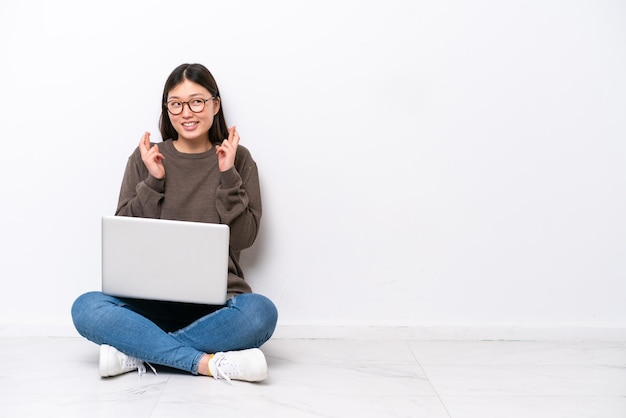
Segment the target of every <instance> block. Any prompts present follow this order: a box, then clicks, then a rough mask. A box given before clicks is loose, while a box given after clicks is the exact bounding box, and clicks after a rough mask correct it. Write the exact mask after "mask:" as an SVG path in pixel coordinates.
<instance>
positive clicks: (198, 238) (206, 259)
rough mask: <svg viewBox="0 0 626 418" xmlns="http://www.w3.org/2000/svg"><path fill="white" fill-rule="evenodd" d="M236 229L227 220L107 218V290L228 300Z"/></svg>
mask: <svg viewBox="0 0 626 418" xmlns="http://www.w3.org/2000/svg"><path fill="white" fill-rule="evenodd" d="M229 236H230V229H229V227H228V226H227V225H223V224H210V223H202V222H186V221H170V220H163V219H148V218H135V217H128V216H104V217H102V292H103V293H105V294H108V295H112V296H120V297H129V298H139V299H152V300H165V301H173V302H189V303H202V304H208V305H223V304H225V303H226V291H227V284H228V244H229Z"/></svg>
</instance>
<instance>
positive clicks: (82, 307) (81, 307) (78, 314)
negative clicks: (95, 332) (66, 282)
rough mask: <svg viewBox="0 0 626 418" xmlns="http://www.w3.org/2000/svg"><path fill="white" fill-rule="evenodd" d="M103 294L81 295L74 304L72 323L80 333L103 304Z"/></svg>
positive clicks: (88, 293)
mask: <svg viewBox="0 0 626 418" xmlns="http://www.w3.org/2000/svg"><path fill="white" fill-rule="evenodd" d="M103 296H104V295H103V294H102V292H87V293H84V294H82V295H80V296H79V297H78V298H76V300H75V301H74V303H73V304H72V311H71V312H72V321H73V322H74V326H75V327H76V328H77V329H78V330H79V331H80V329H81V328H82V326H83V325H85V324H86V323H88V322H90V321H91V320H90V317H91V316H92V315H93V312H94V310H95V309H96V308H97V307H98V306H99V305H100V304H101V303H102V300H103Z"/></svg>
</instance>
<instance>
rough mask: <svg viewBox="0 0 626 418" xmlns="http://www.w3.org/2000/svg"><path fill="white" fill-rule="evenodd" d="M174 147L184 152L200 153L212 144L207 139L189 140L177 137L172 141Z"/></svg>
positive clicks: (208, 148)
mask: <svg viewBox="0 0 626 418" xmlns="http://www.w3.org/2000/svg"><path fill="white" fill-rule="evenodd" d="M173 143H174V148H176V150H178V151H180V152H184V153H185V154H201V153H203V152H207V151H208V150H210V149H211V148H212V147H213V144H211V142H210V141H209V140H208V139H198V140H196V141H190V140H188V139H184V138H179V139H176V140H174V141H173Z"/></svg>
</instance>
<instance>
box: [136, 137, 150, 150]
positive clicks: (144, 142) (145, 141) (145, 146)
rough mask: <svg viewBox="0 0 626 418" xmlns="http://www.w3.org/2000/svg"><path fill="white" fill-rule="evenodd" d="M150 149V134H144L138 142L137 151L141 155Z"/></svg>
mask: <svg viewBox="0 0 626 418" xmlns="http://www.w3.org/2000/svg"><path fill="white" fill-rule="evenodd" d="M149 149H150V132H145V133H144V134H143V135H142V136H141V139H140V140H139V151H141V154H145V152H146V151H148V150H149Z"/></svg>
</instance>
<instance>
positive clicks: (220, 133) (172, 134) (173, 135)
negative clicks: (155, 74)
mask: <svg viewBox="0 0 626 418" xmlns="http://www.w3.org/2000/svg"><path fill="white" fill-rule="evenodd" d="M185 80H189V81H191V82H194V83H196V84H199V85H201V86H202V87H204V88H205V89H207V90H208V91H209V92H210V93H211V94H212V95H213V96H214V97H215V98H217V99H219V100H220V109H219V111H218V112H217V114H216V115H215V116H214V117H213V126H211V129H209V141H211V143H212V144H213V145H218V144H221V143H222V141H223V140H224V139H225V138H228V126H226V119H225V118H224V111H223V109H224V106H223V103H222V99H221V97H220V91H219V89H218V88H217V83H216V82H215V78H213V75H212V74H211V72H210V71H209V70H208V69H207V68H206V67H205V66H204V65H202V64H181V65H179V66H178V67H176V68H175V69H174V71H172V73H171V74H170V76H169V77H168V78H167V81H166V82H165V86H164V87H163V99H162V102H161V118H160V119H159V130H160V131H161V137H162V138H163V140H166V139H178V132H176V129H174V126H172V122H171V121H170V117H169V114H168V113H167V95H168V94H169V92H170V91H171V90H172V89H173V88H174V87H176V86H178V85H179V84H180V83H182V82H183V81H185Z"/></svg>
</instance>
